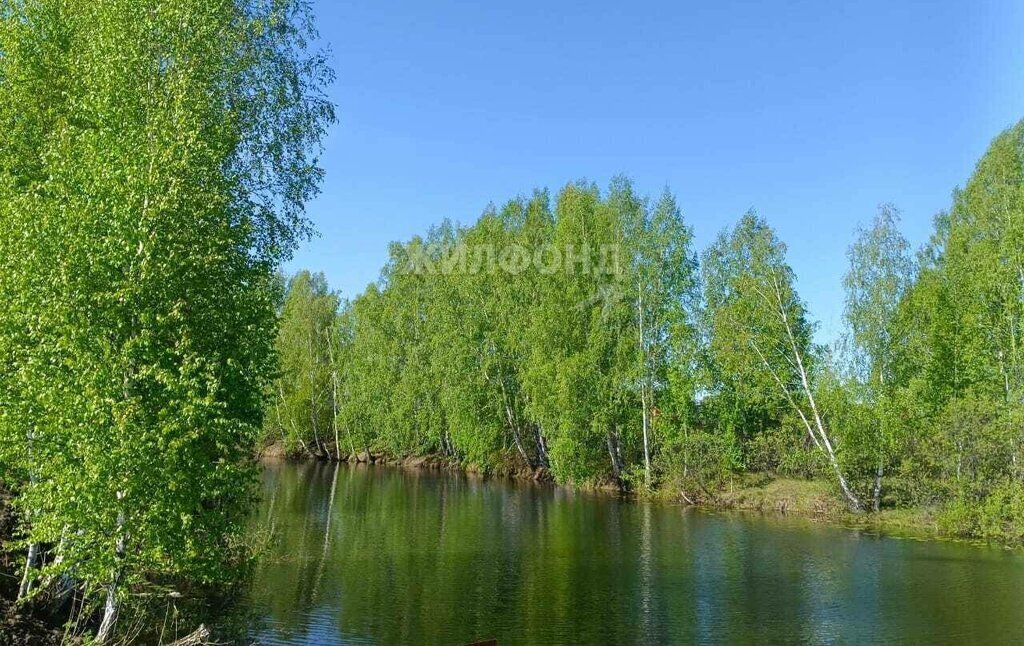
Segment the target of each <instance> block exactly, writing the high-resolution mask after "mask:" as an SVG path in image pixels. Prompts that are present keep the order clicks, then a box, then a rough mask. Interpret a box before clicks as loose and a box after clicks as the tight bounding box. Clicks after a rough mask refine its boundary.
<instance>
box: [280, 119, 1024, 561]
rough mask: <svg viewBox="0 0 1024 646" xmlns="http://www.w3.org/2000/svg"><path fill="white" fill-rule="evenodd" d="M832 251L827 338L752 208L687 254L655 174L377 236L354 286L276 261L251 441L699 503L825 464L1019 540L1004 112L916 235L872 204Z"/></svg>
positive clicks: (822, 474) (1020, 176) (1019, 160)
mask: <svg viewBox="0 0 1024 646" xmlns="http://www.w3.org/2000/svg"><path fill="white" fill-rule="evenodd" d="M847 256H848V261H849V265H848V269H847V271H846V273H845V276H844V277H843V280H842V285H841V286H840V285H837V286H836V289H837V290H839V289H842V290H843V292H844V294H845V316H844V320H845V329H844V332H843V334H842V335H840V337H839V338H838V339H836V340H835V342H833V343H830V344H828V345H823V344H821V343H818V342H816V337H815V323H814V319H813V315H812V313H811V312H808V311H807V308H806V306H805V304H804V302H803V301H802V300H801V299H800V296H799V294H798V293H797V290H796V286H797V279H796V276H795V275H794V273H793V270H792V269H791V268H790V266H789V265H788V264H787V261H786V245H785V243H784V241H782V240H780V239H779V237H778V236H777V234H776V233H775V231H773V229H772V227H771V226H770V224H769V222H768V221H767V220H766V219H765V218H763V217H761V216H760V215H758V214H757V213H755V212H749V213H746V214H744V215H743V216H742V217H741V218H740V219H739V220H738V221H737V222H736V223H735V224H734V225H732V226H730V227H727V228H726V229H725V230H723V231H722V232H721V234H720V235H719V236H718V237H717V239H715V240H714V241H713V243H712V244H711V245H710V246H709V247H708V248H706V249H703V250H698V249H695V248H694V243H693V235H692V231H691V228H690V226H689V225H688V224H687V222H686V220H685V219H684V217H683V215H682V214H681V212H680V208H679V206H678V205H677V202H676V199H675V198H674V196H673V195H672V194H671V193H670V192H668V191H666V192H665V193H664V194H663V195H661V196H660V197H659V198H658V199H657V200H653V201H652V200H649V199H647V198H644V197H642V196H640V195H637V193H636V192H635V191H634V189H633V187H632V186H631V184H630V182H629V181H628V180H626V179H622V178H618V179H615V180H613V181H612V183H611V185H610V186H609V187H608V188H607V189H606V190H603V191H602V190H600V189H599V188H598V187H597V186H595V185H593V184H591V183H587V182H577V183H573V184H570V185H567V186H565V187H564V188H562V189H561V190H560V191H558V192H557V193H556V194H551V193H549V192H548V191H546V190H539V191H535V192H534V193H533V194H532V195H530V196H528V197H517V198H514V199H511V200H509V201H508V202H506V203H505V204H504V205H502V206H501V207H500V208H497V207H491V208H488V209H487V210H486V211H484V213H483V214H482V215H481V216H480V218H479V219H478V220H477V221H476V222H475V223H474V224H472V225H469V226H459V225H455V224H452V223H451V222H443V223H441V224H439V225H438V226H436V227H434V228H432V229H431V230H430V231H428V232H426V234H425V235H423V236H417V237H415V238H413V239H411V240H409V241H408V242H405V243H401V244H399V243H396V244H393V245H392V246H391V248H390V250H389V260H388V262H387V264H386V265H385V266H384V268H383V269H382V271H381V274H380V279H379V280H378V281H376V282H375V283H373V284H371V285H369V286H368V287H367V289H366V291H365V292H364V293H362V294H360V295H358V296H357V297H355V298H354V299H352V300H351V301H348V300H344V299H342V298H341V297H340V296H339V295H338V294H337V293H335V292H333V291H332V290H331V288H330V286H329V285H328V284H327V282H326V279H325V277H324V276H323V275H322V274H316V273H310V272H307V271H303V272H299V273H298V274H296V275H294V276H291V277H290V278H288V280H287V281H286V282H287V284H286V286H285V289H284V290H283V293H284V294H285V296H284V299H283V300H282V301H281V302H280V303H279V311H280V320H281V329H280V333H279V336H278V339H277V351H278V354H279V356H280V362H281V363H280V374H279V376H278V379H277V380H276V382H275V385H274V386H273V390H272V392H271V393H270V397H269V398H268V401H269V402H270V407H269V410H268V413H267V416H266V420H265V426H264V430H263V437H262V442H263V443H264V445H268V444H280V445H283V447H284V448H285V450H286V451H287V452H288V453H291V454H293V455H305V456H317V457H323V458H333V459H339V460H341V459H353V460H359V459H366V457H368V455H373V454H377V453H379V454H382V455H387V456H399V457H401V456H441V457H443V458H444V459H446V460H448V461H449V462H451V463H452V464H455V465H459V466H461V467H462V468H468V469H472V470H482V471H484V472H507V471H509V469H510V468H512V469H515V468H526V469H531V470H543V471H544V472H545V473H549V474H550V476H551V477H552V478H553V479H554V480H556V481H557V482H559V483H563V484H571V485H575V486H604V487H608V486H611V487H615V488H618V489H620V490H624V491H629V492H634V493H638V494H645V493H653V492H659V491H660V492H662V493H668V494H669V495H670V496H674V495H676V494H677V493H678V497H681V498H682V499H683V500H685V501H687V502H698V503H699V502H702V501H703V502H711V501H713V500H714V499H715V495H716V492H718V491H720V490H721V489H722V488H723V487H724V486H725V485H726V484H727V483H729V482H732V481H734V480H736V479H737V478H741V477H742V476H743V475H744V474H760V475H767V476H777V477H787V478H796V479H807V480H818V481H827V482H828V483H830V486H831V487H832V489H833V490H834V492H835V496H836V497H837V498H839V499H841V500H842V501H843V504H844V505H845V506H846V507H847V508H848V509H849V510H850V511H851V512H854V513H861V512H865V513H869V512H877V511H880V510H884V509H899V508H915V509H928V510H932V511H933V512H934V514H935V518H936V523H937V524H938V525H939V526H940V527H941V529H942V530H943V531H944V532H946V533H949V534H953V535H961V536H970V537H981V538H987V539H995V540H999V541H1009V542H1017V541H1021V540H1024V480H1022V476H1024V471H1022V469H1024V462H1022V461H1024V454H1022V444H1021V443H1022V440H1024V435H1022V432H1021V429H1022V425H1024V366H1022V361H1024V355H1022V353H1024V348H1022V339H1021V326H1022V324H1024V122H1022V123H1019V124H1017V125H1016V126H1014V127H1012V128H1010V129H1008V130H1006V131H1005V132H1003V133H1001V134H1000V135H999V136H998V137H996V138H995V140H994V141H993V142H992V144H991V146H990V148H989V149H988V151H987V152H986V153H985V155H984V157H983V158H982V159H981V160H980V161H979V162H978V163H977V166H976V169H975V171H974V173H973V175H972V176H971V177H970V178H969V179H968V180H967V182H966V184H965V185H964V187H963V188H959V189H956V190H955V191H954V192H953V195H952V202H951V204H950V206H949V208H948V210H947V211H944V212H942V213H939V214H938V215H936V216H935V220H934V231H933V233H932V235H931V238H930V240H929V241H928V242H927V244H925V245H924V246H923V247H921V248H920V249H917V250H914V249H912V248H911V246H910V244H909V243H908V241H907V240H906V239H905V237H904V236H903V235H902V234H901V232H900V213H899V209H898V208H897V207H896V206H894V205H891V204H883V205H882V206H881V207H879V209H878V212H877V214H875V215H874V217H873V218H870V219H869V221H868V222H867V223H866V224H865V225H864V226H862V227H861V228H859V229H858V230H857V231H855V232H853V237H852V240H851V242H850V245H849V248H848V252H847ZM281 280H282V281H283V282H284V279H283V278H282V279H281ZM361 455H362V456H363V457H362V458H360V457H359V456H361Z"/></svg>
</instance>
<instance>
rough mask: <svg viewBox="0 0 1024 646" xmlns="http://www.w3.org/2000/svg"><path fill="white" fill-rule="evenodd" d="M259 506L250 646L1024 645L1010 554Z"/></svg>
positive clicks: (519, 503)
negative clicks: (265, 541) (261, 545)
mask: <svg viewBox="0 0 1024 646" xmlns="http://www.w3.org/2000/svg"><path fill="white" fill-rule="evenodd" d="M262 486H263V499H262V502H261V504H260V509H259V512H258V514H257V516H258V522H255V523H254V528H255V527H260V526H270V527H272V528H273V536H274V537H275V539H274V541H273V542H272V543H271V547H270V549H269V552H268V554H267V555H266V556H265V557H264V558H263V559H262V561H261V562H260V563H259V565H258V567H257V569H256V572H255V575H254V578H253V580H252V583H251V589H250V590H249V592H248V593H247V596H243V597H242V598H240V599H239V600H238V601H237V603H236V608H235V610H234V611H232V612H233V613H234V614H235V616H234V619H233V621H236V622H238V621H240V622H242V623H243V625H244V630H245V632H247V634H248V636H249V638H250V639H255V640H256V641H257V642H259V643H261V644H467V643H470V642H473V641H477V640H484V639H497V640H498V641H499V643H500V644H502V646H504V645H505V644H631V643H646V644H669V643H691V642H715V643H718V642H730V643H737V642H739V643H777V642H790V643H792V642H797V643H835V642H841V643H867V642H875V643H877V642H894V643H895V642H900V643H905V642H912V643H922V642H926V643H964V642H974V643H977V642H986V643H1013V642H1016V643H1022V642H1024V554H1021V553H1020V552H1010V551H1006V550H1000V549H996V548H984V547H977V546H971V545H965V544H955V543H944V542H934V541H913V540H898V539H893V538H881V537H877V536H873V535H869V534H865V533H862V532H855V531H849V530H843V529H836V528H828V527H822V526H817V525H814V524H813V523H809V522H804V521H787V520H780V519H778V518H758V517H750V516H739V515H728V514H707V513H701V512H695V511H692V510H687V509H685V508H680V507H675V506H670V505H659V504H647V503H637V502H628V501H619V500H616V499H610V498H602V497H596V496H589V495H582V494H575V495H574V494H572V493H569V492H566V491H564V490H560V489H555V488H552V487H547V486H540V485H525V484H519V483H509V482H504V481H493V480H491V481H481V480H476V479H469V478H466V477H460V476H455V475H448V474H437V473H433V472H425V471H402V470H397V469H388V468H373V467H369V468H367V467H354V466H353V467H350V466H345V465H340V466H336V465H332V464H300V465H295V464H286V463H270V464H267V465H266V467H265V470H264V472H263V481H262ZM254 531H256V530H254ZM223 619H225V620H227V618H223Z"/></svg>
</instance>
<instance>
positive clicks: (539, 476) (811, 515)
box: [260, 445, 1017, 547]
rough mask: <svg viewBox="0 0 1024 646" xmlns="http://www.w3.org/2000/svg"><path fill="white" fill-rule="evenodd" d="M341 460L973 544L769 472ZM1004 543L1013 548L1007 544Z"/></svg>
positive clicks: (914, 515) (934, 523) (284, 455)
mask: <svg viewBox="0 0 1024 646" xmlns="http://www.w3.org/2000/svg"><path fill="white" fill-rule="evenodd" d="M260 457H261V458H263V459H272V460H298V461H305V460H327V461H338V460H337V458H336V456H334V455H330V456H328V455H323V456H313V455H309V454H289V453H288V452H286V451H285V450H284V449H283V447H280V446H279V445H274V446H271V447H268V448H266V449H264V450H263V451H261V453H260ZM340 461H341V462H343V463H351V464H366V465H371V466H384V467H391V468H399V469H427V470H433V471H444V472H449V473H462V474H467V475H473V476H479V477H494V478H506V479H511V480H516V481H521V482H534V483H544V484H547V485H550V486H553V487H562V488H565V489H569V490H572V491H576V492H581V493H589V494H595V495H607V496H615V497H626V498H632V499H637V500H653V501H657V502H662V503H666V504H674V505H682V506H686V507H693V508H695V509H701V510H707V511H734V512H740V513H747V514H761V515H766V516H778V517H788V518H800V519H805V520H807V521H809V522H813V523H822V524H827V525H832V526H836V527H844V528H848V529H855V530H858V531H864V532H870V533H877V534H880V535H886V536H894V537H902V538H915V539H934V540H956V541H967V542H979V543H984V542H985V541H977V540H972V539H969V538H964V537H961V536H955V535H953V534H950V533H949V532H944V531H943V530H942V529H941V527H940V525H939V523H938V510H936V509H929V508H898V509H883V510H881V511H879V512H864V513H859V514H855V513H852V512H851V511H849V509H848V508H847V507H846V505H844V504H843V501H842V499H841V498H840V497H839V495H838V494H837V493H836V491H835V489H834V487H833V485H832V484H831V483H829V482H825V481H820V480H801V479H795V478H783V477H777V476H773V475H771V474H742V475H737V476H735V477H733V478H732V479H730V480H729V482H727V483H726V484H725V485H723V486H722V487H721V488H719V489H717V490H714V491H687V490H686V489H685V488H683V487H681V486H679V485H678V484H673V483H666V484H663V485H662V486H661V487H660V488H659V489H657V490H655V491H653V492H638V491H622V490H621V489H620V488H619V487H618V486H617V485H616V484H615V483H614V482H611V481H603V482H590V483H585V484H576V485H561V484H558V483H556V482H555V479H554V478H553V477H552V475H551V473H550V471H548V470H547V469H545V468H543V467H541V468H531V467H528V466H525V465H520V464H514V463H507V464H504V465H502V466H500V467H498V468H496V469H489V470H487V469H482V468H480V467H478V466H475V465H472V464H471V465H463V464H461V463H459V462H457V461H455V460H451V459H449V458H446V457H444V456H438V455H427V456H408V457H394V456H389V455H386V454H384V453H380V452H373V451H370V452H366V451H364V452H361V453H359V454H352V455H344V454H343V455H342V459H341V460H340ZM1007 547H1017V546H1009V545H1007Z"/></svg>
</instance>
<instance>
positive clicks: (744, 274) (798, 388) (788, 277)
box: [705, 213, 862, 511]
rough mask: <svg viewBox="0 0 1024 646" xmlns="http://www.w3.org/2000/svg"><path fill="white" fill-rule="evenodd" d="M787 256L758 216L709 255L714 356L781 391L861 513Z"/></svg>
mask: <svg viewBox="0 0 1024 646" xmlns="http://www.w3.org/2000/svg"><path fill="white" fill-rule="evenodd" d="M785 254H786V249H785V245H783V243H782V242H781V241H779V240H778V238H777V237H776V236H775V233H774V232H773V231H772V230H771V228H770V227H769V226H768V225H767V224H766V223H765V222H764V220H762V219H760V218H758V217H757V216H756V215H755V214H753V213H747V214H746V215H744V216H743V218H742V219H741V220H740V222H739V223H738V224H737V225H736V227H735V228H734V229H733V230H732V231H730V232H726V233H723V234H722V235H721V236H720V237H719V239H718V240H717V241H716V243H715V244H714V245H713V246H712V247H711V248H710V249H709V250H708V251H707V252H706V254H705V267H706V270H707V271H709V272H711V275H709V276H707V278H706V285H707V289H708V290H709V293H708V297H707V303H708V317H709V320H710V322H711V330H710V333H711V336H712V352H713V353H715V355H716V359H717V360H718V361H719V363H720V364H722V365H723V366H724V369H725V370H730V369H731V370H733V371H734V372H740V373H741V374H747V375H750V376H752V377H756V378H757V380H758V383H760V384H761V386H762V387H764V385H765V383H766V382H768V383H771V384H773V385H774V389H775V392H776V393H778V395H779V396H781V397H782V398H783V399H784V401H785V402H786V403H787V404H788V406H789V407H790V409H791V410H792V411H793V413H795V414H796V415H797V417H798V418H799V419H800V423H801V425H802V426H803V428H804V430H806V432H807V437H808V438H809V439H810V441H811V442H812V443H813V444H814V446H815V447H816V448H817V449H818V450H819V451H821V452H822V453H823V454H824V455H825V457H826V458H827V460H828V464H829V465H830V467H831V469H832V471H833V473H834V476H835V478H836V481H837V482H838V485H839V488H840V490H841V491H842V494H843V496H844V498H845V499H846V501H847V504H848V505H849V507H850V509H851V510H853V511H860V510H861V508H862V503H861V501H860V499H859V498H858V497H857V495H856V494H855V493H854V491H853V490H852V488H851V487H850V484H849V482H848V481H847V478H846V476H845V474H844V473H843V470H842V468H841V466H840V463H839V459H838V457H837V453H836V445H835V441H834V438H833V437H832V435H831V434H830V433H829V429H828V427H827V426H826V423H825V416H824V413H823V411H822V410H821V409H820V408H819V406H818V402H817V400H816V399H815V389H814V369H815V364H814V361H815V356H814V352H815V349H814V347H813V342H812V334H813V328H812V326H811V324H810V323H809V322H808V320H807V313H806V310H805V308H804V305H803V303H802V302H801V301H800V300H799V298H798V297H797V294H796V291H795V289H794V287H793V282H794V275H793V271H792V269H790V267H789V265H788V264H786V259H785ZM716 272H723V273H716Z"/></svg>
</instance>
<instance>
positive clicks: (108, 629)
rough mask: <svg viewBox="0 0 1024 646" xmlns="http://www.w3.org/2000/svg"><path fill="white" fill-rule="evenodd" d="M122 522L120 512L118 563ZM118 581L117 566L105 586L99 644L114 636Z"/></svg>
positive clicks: (119, 497) (120, 495) (119, 513)
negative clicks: (105, 592) (105, 595)
mask: <svg viewBox="0 0 1024 646" xmlns="http://www.w3.org/2000/svg"><path fill="white" fill-rule="evenodd" d="M117 497H118V499H121V498H123V497H124V494H122V493H121V492H118V494H117ZM124 522H125V520H124V512H123V511H120V512H118V514H117V546H116V547H115V552H114V553H115V557H116V559H117V560H118V561H120V560H121V559H122V558H123V557H124V549H125V541H124ZM120 579H121V571H120V566H118V567H117V568H115V570H114V572H113V573H112V574H111V577H110V583H108V584H107V598H106V600H105V601H104V603H103V620H102V621H101V622H100V627H99V628H98V629H97V630H96V641H97V642H98V643H100V644H105V643H107V642H108V641H109V640H110V637H111V636H112V635H113V634H114V625H115V624H116V623H117V611H118V608H119V606H120V604H119V602H118V600H117V592H118V585H119V584H120Z"/></svg>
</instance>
